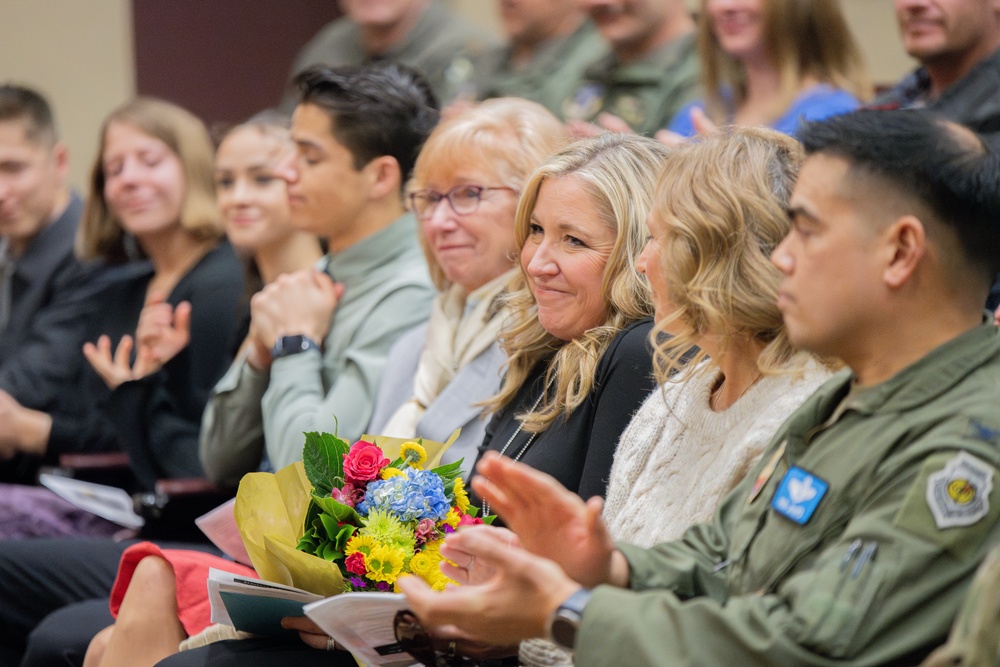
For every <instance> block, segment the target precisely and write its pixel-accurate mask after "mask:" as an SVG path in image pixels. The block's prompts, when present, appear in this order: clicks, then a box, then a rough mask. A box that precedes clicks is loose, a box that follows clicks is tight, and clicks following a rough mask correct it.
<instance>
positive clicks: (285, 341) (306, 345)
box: [271, 334, 319, 359]
mask: <svg viewBox="0 0 1000 667" xmlns="http://www.w3.org/2000/svg"><path fill="white" fill-rule="evenodd" d="M318 349H319V343H317V342H316V341H314V340H313V339H312V338H309V337H308V336H303V335H301V334H296V335H294V336H281V337H279V338H278V340H276V341H274V347H272V348H271V358H272V359H280V358H281V357H289V356H291V355H293V354H298V353H300V352H305V351H306V350H318Z"/></svg>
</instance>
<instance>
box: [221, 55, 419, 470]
mask: <svg viewBox="0 0 1000 667" xmlns="http://www.w3.org/2000/svg"><path fill="white" fill-rule="evenodd" d="M297 83H298V85H299V87H300V91H301V100H302V101H301V102H300V104H299V106H298V107H296V109H295V113H294V115H293V117H292V140H293V141H294V142H295V144H296V147H297V150H296V153H295V154H294V155H293V156H292V157H290V158H289V159H288V160H287V161H286V162H285V163H284V164H282V165H280V166H279V167H278V169H277V172H278V174H279V175H280V176H282V177H283V178H285V179H286V180H287V181H288V195H289V200H290V203H291V209H292V222H293V224H295V225H297V226H298V227H300V228H302V229H305V230H308V231H310V232H313V233H315V234H317V235H318V236H320V237H322V238H324V239H325V240H326V241H327V243H328V244H329V249H330V251H329V253H328V254H327V256H326V258H325V260H324V270H323V271H303V272H299V273H295V274H290V275H285V276H281V277H279V278H278V279H277V280H276V281H274V282H273V283H271V284H270V285H268V286H267V287H265V288H264V290H262V291H261V292H260V293H259V294H257V295H256V296H255V297H254V298H253V301H252V302H251V318H252V319H251V323H250V331H251V335H250V339H251V341H252V343H253V344H252V346H251V348H250V354H249V355H248V356H247V358H246V359H245V360H244V362H243V363H236V364H234V365H233V367H232V368H231V369H230V371H229V372H228V373H227V374H226V376H225V377H223V379H222V380H221V381H220V382H219V383H218V385H217V386H216V388H215V391H214V392H213V396H212V398H211V399H210V401H209V406H208V408H207V411H206V416H205V421H204V428H203V432H202V433H203V438H202V452H203V453H204V454H206V455H207V457H211V456H226V457H231V456H233V454H234V452H246V455H247V456H248V457H249V459H250V460H254V461H259V460H260V457H261V454H262V453H263V452H262V448H263V447H264V446H265V445H266V453H267V456H268V458H269V459H270V461H271V464H272V465H274V466H275V467H276V468H280V467H283V466H285V465H287V464H289V463H292V462H293V461H297V460H300V459H301V458H302V445H303V440H302V433H303V432H307V431H330V432H333V431H334V430H339V432H340V433H341V434H342V435H344V436H346V437H351V438H356V437H358V436H360V435H361V434H362V432H363V429H364V428H365V426H366V425H367V424H368V420H369V418H370V416H371V412H372V408H373V406H374V400H375V391H376V390H377V388H378V382H379V378H380V377H381V375H382V369H383V367H384V366H385V361H386V356H387V355H388V352H389V348H390V347H391V345H392V344H393V343H394V342H395V340H396V338H397V337H398V336H399V335H400V334H402V333H403V332H405V331H408V330H409V329H411V328H413V327H414V326H416V325H417V324H419V323H420V322H422V321H424V320H426V319H427V316H428V314H429V313H430V303H431V300H432V299H433V297H434V289H433V287H432V286H431V283H430V279H429V277H428V273H427V265H426V261H425V260H424V259H423V255H422V253H421V250H420V244H419V243H418V242H417V227H416V221H415V220H414V218H413V216H412V215H411V214H410V213H407V212H406V211H405V209H404V207H403V186H404V184H405V183H406V181H407V179H408V178H409V174H410V171H411V170H412V168H413V164H414V162H415V161H416V158H417V154H418V153H419V152H420V147H421V146H422V145H423V142H424V140H425V139H426V138H427V136H428V135H429V134H430V131H431V130H432V129H433V128H434V125H435V124H436V123H437V119H438V113H437V109H436V100H435V99H434V96H433V93H431V91H430V88H429V87H428V85H427V83H426V82H425V81H424V80H423V79H422V78H421V77H419V75H418V74H416V73H415V72H414V71H412V70H409V69H408V68H404V67H403V66H401V65H396V64H387V65H384V66H378V67H368V68H358V69H340V70H331V69H327V68H316V69H312V70H307V71H306V72H304V73H302V74H300V75H299V77H298V79H297ZM203 458H204V457H203ZM207 467H209V468H211V467H212V466H211V465H208V466H207ZM251 469H252V468H251Z"/></svg>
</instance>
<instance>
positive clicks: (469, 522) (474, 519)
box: [458, 514, 483, 526]
mask: <svg viewBox="0 0 1000 667" xmlns="http://www.w3.org/2000/svg"><path fill="white" fill-rule="evenodd" d="M482 523H483V520H482V519H480V518H479V517H478V516H469V515H468V514H463V515H462V516H461V517H460V518H459V519H458V525H460V526H478V525H481V524H482Z"/></svg>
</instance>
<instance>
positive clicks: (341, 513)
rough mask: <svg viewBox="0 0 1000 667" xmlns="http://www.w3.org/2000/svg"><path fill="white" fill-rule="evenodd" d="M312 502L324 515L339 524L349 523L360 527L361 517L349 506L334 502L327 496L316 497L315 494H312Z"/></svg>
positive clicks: (337, 501)
mask: <svg viewBox="0 0 1000 667" xmlns="http://www.w3.org/2000/svg"><path fill="white" fill-rule="evenodd" d="M313 502H314V503H316V505H317V506H318V507H319V508H320V510H322V511H323V512H324V513H325V514H329V515H330V516H332V517H333V518H334V519H336V520H337V521H338V522H340V523H349V524H352V525H355V526H360V525H361V515H360V514H358V513H357V512H356V511H355V510H354V508H353V507H351V506H350V505H345V504H344V503H342V502H340V501H339V500H335V499H333V498H330V497H329V496H326V497H322V496H318V495H316V494H315V493H314V494H313Z"/></svg>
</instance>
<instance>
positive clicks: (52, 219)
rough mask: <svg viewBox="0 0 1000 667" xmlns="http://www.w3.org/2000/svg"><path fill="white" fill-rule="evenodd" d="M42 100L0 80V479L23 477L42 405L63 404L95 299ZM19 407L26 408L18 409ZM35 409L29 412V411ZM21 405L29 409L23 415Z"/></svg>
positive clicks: (63, 162) (31, 462) (77, 207)
mask: <svg viewBox="0 0 1000 667" xmlns="http://www.w3.org/2000/svg"><path fill="white" fill-rule="evenodd" d="M67 170H68V158H67V154H66V147H65V145H64V144H63V143H62V142H60V141H59V137H58V133H57V132H56V126H55V121H54V119H53V117H52V110H51V108H50V107H49V104H48V102H46V100H45V99H44V98H43V97H42V96H41V95H40V94H38V93H37V92H35V91H34V90H31V89H29V88H25V87H22V86H15V85H3V86H0V461H2V463H0V479H3V480H6V481H14V480H16V481H28V480H30V478H31V477H32V476H33V473H34V472H35V468H36V467H37V464H38V462H39V461H40V457H41V456H42V455H44V454H45V452H44V451H36V450H35V449H34V448H33V447H31V446H29V443H31V442H35V441H37V440H38V439H37V438H34V437H30V434H31V433H33V432H34V431H36V430H39V431H45V432H47V430H48V427H47V424H44V423H40V422H39V423H35V422H37V421H38V420H39V419H42V420H44V419H48V417H47V415H46V414H45V413H47V412H50V411H52V410H56V409H59V410H62V411H72V403H71V398H72V394H73V392H72V391H70V385H71V384H72V382H73V378H74V376H75V374H76V371H77V370H78V369H79V368H80V366H81V364H82V363H83V354H82V352H81V351H80V347H81V346H82V345H83V339H84V331H85V327H86V325H87V321H88V317H89V316H90V315H91V314H92V313H93V311H94V310H95V308H96V306H97V303H96V300H95V299H93V298H92V295H89V291H90V290H91V289H93V288H94V287H95V282H94V279H95V277H96V272H95V270H94V269H93V268H92V267H90V268H86V267H84V266H83V265H81V263H80V262H79V261H77V259H76V257H75V256H74V254H73V242H74V238H75V236H76V227H77V223H78V222H79V220H80V215H81V214H82V212H83V204H82V202H81V201H80V199H79V197H77V196H76V195H75V194H72V193H71V192H70V190H69V188H68V187H67V185H66V173H67ZM20 406H24V407H27V408H31V409H32V410H31V411H23V410H18V409H17V408H19V407H20ZM36 411H37V412H36ZM29 413H30V414H29Z"/></svg>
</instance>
